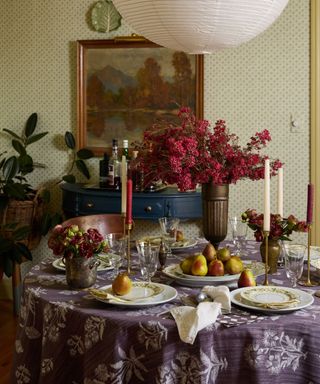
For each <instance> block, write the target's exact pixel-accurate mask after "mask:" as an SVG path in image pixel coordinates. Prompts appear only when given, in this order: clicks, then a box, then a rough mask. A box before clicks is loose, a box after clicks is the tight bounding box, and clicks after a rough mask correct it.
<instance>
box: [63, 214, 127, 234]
mask: <svg viewBox="0 0 320 384" xmlns="http://www.w3.org/2000/svg"><path fill="white" fill-rule="evenodd" d="M70 224H76V225H78V226H79V227H80V228H82V229H84V230H87V229H88V228H96V229H97V230H98V231H99V232H100V233H101V235H106V234H107V233H122V232H123V228H124V225H123V216H122V215H119V214H112V213H105V214H99V215H89V216H77V217H72V218H70V219H68V220H65V221H64V222H63V223H62V226H64V227H65V226H67V225H70Z"/></svg>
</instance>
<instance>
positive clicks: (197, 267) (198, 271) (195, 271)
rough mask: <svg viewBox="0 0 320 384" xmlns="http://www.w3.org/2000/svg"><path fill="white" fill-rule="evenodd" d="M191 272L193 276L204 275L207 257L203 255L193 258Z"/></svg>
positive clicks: (206, 268)
mask: <svg viewBox="0 0 320 384" xmlns="http://www.w3.org/2000/svg"><path fill="white" fill-rule="evenodd" d="M191 273H192V275H195V276H205V275H206V274H207V273H208V266H207V259H206V258H205V257H204V256H203V255H197V256H196V257H195V258H194V260H193V263H192V266H191Z"/></svg>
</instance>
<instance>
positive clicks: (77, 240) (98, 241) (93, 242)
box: [48, 225, 108, 259]
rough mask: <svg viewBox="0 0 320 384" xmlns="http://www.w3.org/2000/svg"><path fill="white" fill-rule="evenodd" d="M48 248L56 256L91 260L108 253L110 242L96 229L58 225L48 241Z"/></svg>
mask: <svg viewBox="0 0 320 384" xmlns="http://www.w3.org/2000/svg"><path fill="white" fill-rule="evenodd" d="M48 246H49V248H50V249H52V251H53V254H54V255H56V256H61V255H63V256H64V257H65V258H70V259H71V258H79V257H82V258H87V259H88V258H90V257H92V256H94V255H95V254H97V253H99V252H102V251H104V252H107V251H108V242H107V241H106V240H104V238H103V236H102V235H101V234H100V233H99V231H98V230H97V229H95V228H89V229H88V230H87V231H84V230H82V229H81V228H79V227H78V225H69V226H67V227H63V226H62V225H56V226H55V227H54V229H53V230H52V233H51V235H50V237H49V239H48Z"/></svg>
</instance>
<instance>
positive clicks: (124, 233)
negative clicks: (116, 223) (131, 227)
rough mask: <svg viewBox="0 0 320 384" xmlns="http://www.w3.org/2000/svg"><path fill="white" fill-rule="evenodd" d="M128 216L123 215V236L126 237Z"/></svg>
mask: <svg viewBox="0 0 320 384" xmlns="http://www.w3.org/2000/svg"><path fill="white" fill-rule="evenodd" d="M126 217H127V216H126V214H125V213H122V220H123V236H125V235H126Z"/></svg>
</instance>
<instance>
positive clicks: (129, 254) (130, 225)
mask: <svg viewBox="0 0 320 384" xmlns="http://www.w3.org/2000/svg"><path fill="white" fill-rule="evenodd" d="M126 228H127V240H128V248H127V259H128V260H127V273H128V275H130V273H131V248H130V233H131V230H132V224H127V225H126Z"/></svg>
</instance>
